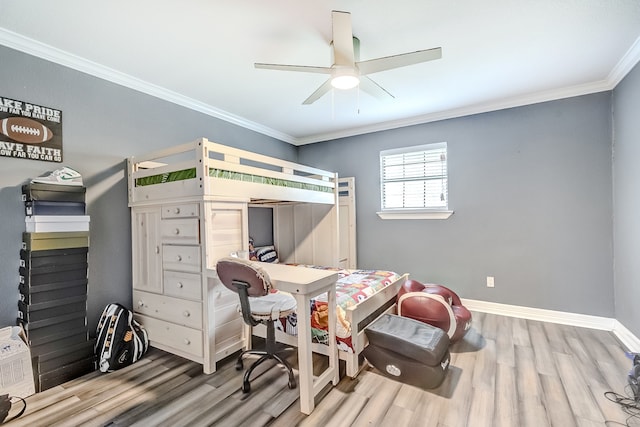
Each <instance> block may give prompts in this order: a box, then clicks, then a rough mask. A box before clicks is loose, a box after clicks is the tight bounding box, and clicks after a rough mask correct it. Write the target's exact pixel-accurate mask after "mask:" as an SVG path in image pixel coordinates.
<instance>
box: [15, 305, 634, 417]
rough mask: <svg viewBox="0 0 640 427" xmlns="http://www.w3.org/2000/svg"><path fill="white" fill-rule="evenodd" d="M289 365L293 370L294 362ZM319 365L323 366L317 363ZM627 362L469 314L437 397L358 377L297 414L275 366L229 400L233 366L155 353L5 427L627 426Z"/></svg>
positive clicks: (606, 338) (51, 399)
mask: <svg viewBox="0 0 640 427" xmlns="http://www.w3.org/2000/svg"><path fill="white" fill-rule="evenodd" d="M291 354H292V356H291V359H292V360H294V362H295V357H294V354H295V353H294V352H292V353H291ZM320 361H321V362H322V360H320ZM630 367H631V361H630V360H629V359H627V358H626V357H625V355H624V348H623V346H622V345H621V344H620V343H619V341H618V340H617V339H616V338H615V337H614V335H613V334H611V333H609V332H604V331H597V330H590V329H584V328H577V327H572V326H564V325H556V324H551V323H543V322H537V321H531V320H523V319H515V318H509V317H503V316H497V315H491V314H483V313H473V327H472V329H471V330H470V331H469V333H468V334H467V335H466V337H465V339H464V340H463V341H461V342H459V343H457V344H455V345H453V346H452V347H451V366H450V369H449V372H448V374H447V377H446V378H445V381H444V382H443V384H442V385H441V386H440V387H438V388H437V389H433V390H426V391H425V390H421V389H418V388H415V387H411V386H407V385H403V384H400V383H398V382H395V381H393V380H391V379H388V378H386V377H384V376H382V375H381V374H380V373H379V372H377V371H376V370H375V369H374V368H372V367H368V368H366V369H365V370H364V371H363V372H362V373H361V374H360V376H359V377H358V378H357V379H356V380H351V379H349V378H343V379H342V380H341V381H340V383H339V384H338V386H337V387H335V388H332V389H330V390H327V391H326V392H325V393H324V395H323V396H322V397H321V398H320V399H319V401H317V405H316V409H315V411H314V412H313V413H312V414H311V415H309V416H305V415H302V414H301V413H300V412H299V410H298V409H299V405H298V402H297V389H295V390H289V389H288V388H287V386H286V382H287V378H286V375H285V374H284V372H283V371H282V370H280V369H278V368H275V369H267V370H266V371H261V372H259V376H258V377H257V378H256V379H255V380H253V381H252V384H251V386H252V392H251V393H250V394H249V395H248V396H243V394H242V392H241V391H240V385H241V381H242V373H241V372H238V371H236V370H235V367H234V360H233V359H229V360H227V361H223V362H222V363H220V364H219V366H218V371H217V372H216V373H214V374H212V375H203V374H202V369H201V366H200V365H197V364H195V363H193V362H189V361H186V360H184V359H181V358H179V357H177V356H173V355H169V354H167V353H164V352H161V351H159V350H151V351H150V352H149V353H148V355H147V356H146V357H145V358H144V359H143V360H141V361H140V362H138V363H136V364H134V365H132V366H130V367H128V368H125V369H123V370H120V371H117V372H113V373H109V374H102V373H100V372H93V373H91V374H88V375H85V376H84V377H82V378H79V379H76V380H73V381H70V382H68V383H66V384H64V385H61V386H58V387H55V388H53V389H50V390H47V391H45V392H43V393H38V394H36V395H34V396H31V397H30V398H28V400H27V403H28V407H27V411H26V413H25V414H24V415H23V416H22V417H21V418H19V419H17V420H15V421H12V422H11V423H9V425H10V426H11V427H14V426H129V425H139V426H145V427H146V426H171V427H175V426H206V425H216V426H267V425H268V426H274V427H291V426H295V425H300V426H330V427H334V426H393V427H402V426H434V427H445V426H446V427H454V426H480V427H482V426H487V427H500V426H509V427H514V426H517V427H519V426H532V427H543V426H561V427H570V426H613V425H620V424H622V425H625V422H628V424H629V425H640V422H638V421H636V420H635V419H632V420H629V421H626V420H627V418H628V416H629V415H628V414H625V413H624V412H623V410H622V409H621V408H620V406H619V405H618V404H616V403H613V402H611V401H610V400H608V399H607V398H605V396H604V393H605V392H607V391H614V392H617V393H620V394H625V386H626V384H627V382H626V375H627V372H628V371H629V369H630Z"/></svg>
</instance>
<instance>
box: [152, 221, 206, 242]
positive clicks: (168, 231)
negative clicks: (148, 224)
mask: <svg viewBox="0 0 640 427" xmlns="http://www.w3.org/2000/svg"><path fill="white" fill-rule="evenodd" d="M160 235H161V236H162V243H177V244H194V245H197V244H198V243H200V221H198V219H197V218H191V219H169V220H163V221H161V223H160Z"/></svg>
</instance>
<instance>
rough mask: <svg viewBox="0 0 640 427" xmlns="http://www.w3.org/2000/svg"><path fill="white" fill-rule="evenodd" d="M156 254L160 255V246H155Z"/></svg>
mask: <svg viewBox="0 0 640 427" xmlns="http://www.w3.org/2000/svg"><path fill="white" fill-rule="evenodd" d="M156 253H157V254H159V253H160V246H156Z"/></svg>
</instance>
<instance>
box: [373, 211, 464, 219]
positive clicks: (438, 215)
mask: <svg viewBox="0 0 640 427" xmlns="http://www.w3.org/2000/svg"><path fill="white" fill-rule="evenodd" d="M376 213H377V214H378V216H379V217H380V219H449V217H450V216H451V215H453V211H398V212H393V211H384V212H376Z"/></svg>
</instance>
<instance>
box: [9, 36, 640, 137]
mask: <svg viewBox="0 0 640 427" xmlns="http://www.w3.org/2000/svg"><path fill="white" fill-rule="evenodd" d="M0 44H2V45H4V46H7V47H10V48H12V49H16V50H19V51H21V52H25V53H28V54H30V55H33V56H36V57H38V58H42V59H45V60H48V61H51V62H54V63H56V64H60V65H63V66H66V67H69V68H72V69H74V70H77V71H81V72H83V73H86V74H89V75H92V76H95V77H98V78H101V79H103V80H107V81H110V82H112V83H116V84H118V85H121V86H125V87H128V88H130V89H134V90H137V91H139V92H142V93H146V94H148V95H151V96H154V97H157V98H160V99H163V100H166V101H169V102H172V103H174V104H177V105H180V106H183V107H186V108H189V109H191V110H194V111H198V112H201V113H203V114H207V115H209V116H212V117H215V118H218V119H220V120H224V121H225V122H228V123H232V124H235V125H237V126H240V127H243V128H245V129H249V130H252V131H255V132H258V133H261V134H263V135H266V136H270V137H272V138H275V139H278V140H280V141H283V142H287V143H289V144H292V145H296V146H300V145H306V144H312V143H316V142H323V141H329V140H334V139H339V138H347V137H351V136H357V135H363V134H367V133H373V132H380V131H385V130H391V129H397V128H401V127H406V126H413V125H419V124H424V123H430V122H435V121H440V120H447V119H453V118H458V117H464V116H469V115H474V114H481V113H487V112H491V111H498V110H503V109H507V108H514V107H521V106H524V105H531V104H537V103H541V102H547V101H554V100H557V99H562V98H570V97H574V96H581V95H588V94H591V93H597V92H604V91H608V90H612V89H614V88H615V86H616V85H617V84H618V83H620V82H621V81H622V79H624V77H625V76H626V75H627V74H628V73H629V71H631V70H632V69H633V67H634V66H635V65H636V64H637V63H638V62H640V38H639V39H637V40H636V41H635V42H634V44H633V45H632V46H631V47H630V48H629V50H628V51H627V52H626V53H625V55H624V56H623V57H622V58H621V59H620V61H619V62H618V63H617V64H616V66H615V67H614V69H613V70H612V71H611V72H610V73H609V75H608V76H607V78H606V79H605V80H601V81H597V82H592V83H587V84H582V85H575V86H570V87H566V88H559V89H552V90H546V91H541V92H536V93H532V94H524V95H520V96H514V97H510V98H504V99H500V100H496V101H492V102H487V103H482V104H477V105H473V106H469V107H464V108H455V109H451V110H447V111H439V112H435V113H429V114H424V115H420V116H415V117H412V118H408V119H402V120H395V121H388V122H384V123H378V124H374V125H371V126H362V127H357V128H350V129H346V130H341V131H336V132H328V133H322V134H316V135H312V136H308V137H294V136H291V135H288V134H286V133H283V132H280V131H277V130H275V129H272V128H269V127H267V126H263V125H261V124H259V123H255V122H252V121H250V120H247V119H245V118H243V117H240V116H237V115H234V114H231V113H228V112H226V111H223V110H220V109H218V108H215V107H213V106H211V105H208V104H205V103H203V102H200V101H197V100H195V99H193V98H189V97H186V96H183V95H181V94H179V93H177V92H173V91H170V90H167V89H165V88H162V87H160V86H157V85H153V84H151V83H148V82H145V81H143V80H140V79H138V78H135V77H133V76H130V75H127V74H124V73H121V72H119V71H116V70H113V69H110V68H108V67H105V66H102V65H100V64H98V63H95V62H92V61H88V60H86V59H84V58H80V57H78V56H76V55H72V54H70V53H68V52H65V51H63V50H60V49H57V48H54V47H52V46H49V45H47V44H44V43H41V42H38V41H37V40H33V39H31V38H28V37H24V36H22V35H20V34H17V33H14V32H12V31H9V30H6V29H4V28H0Z"/></svg>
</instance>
